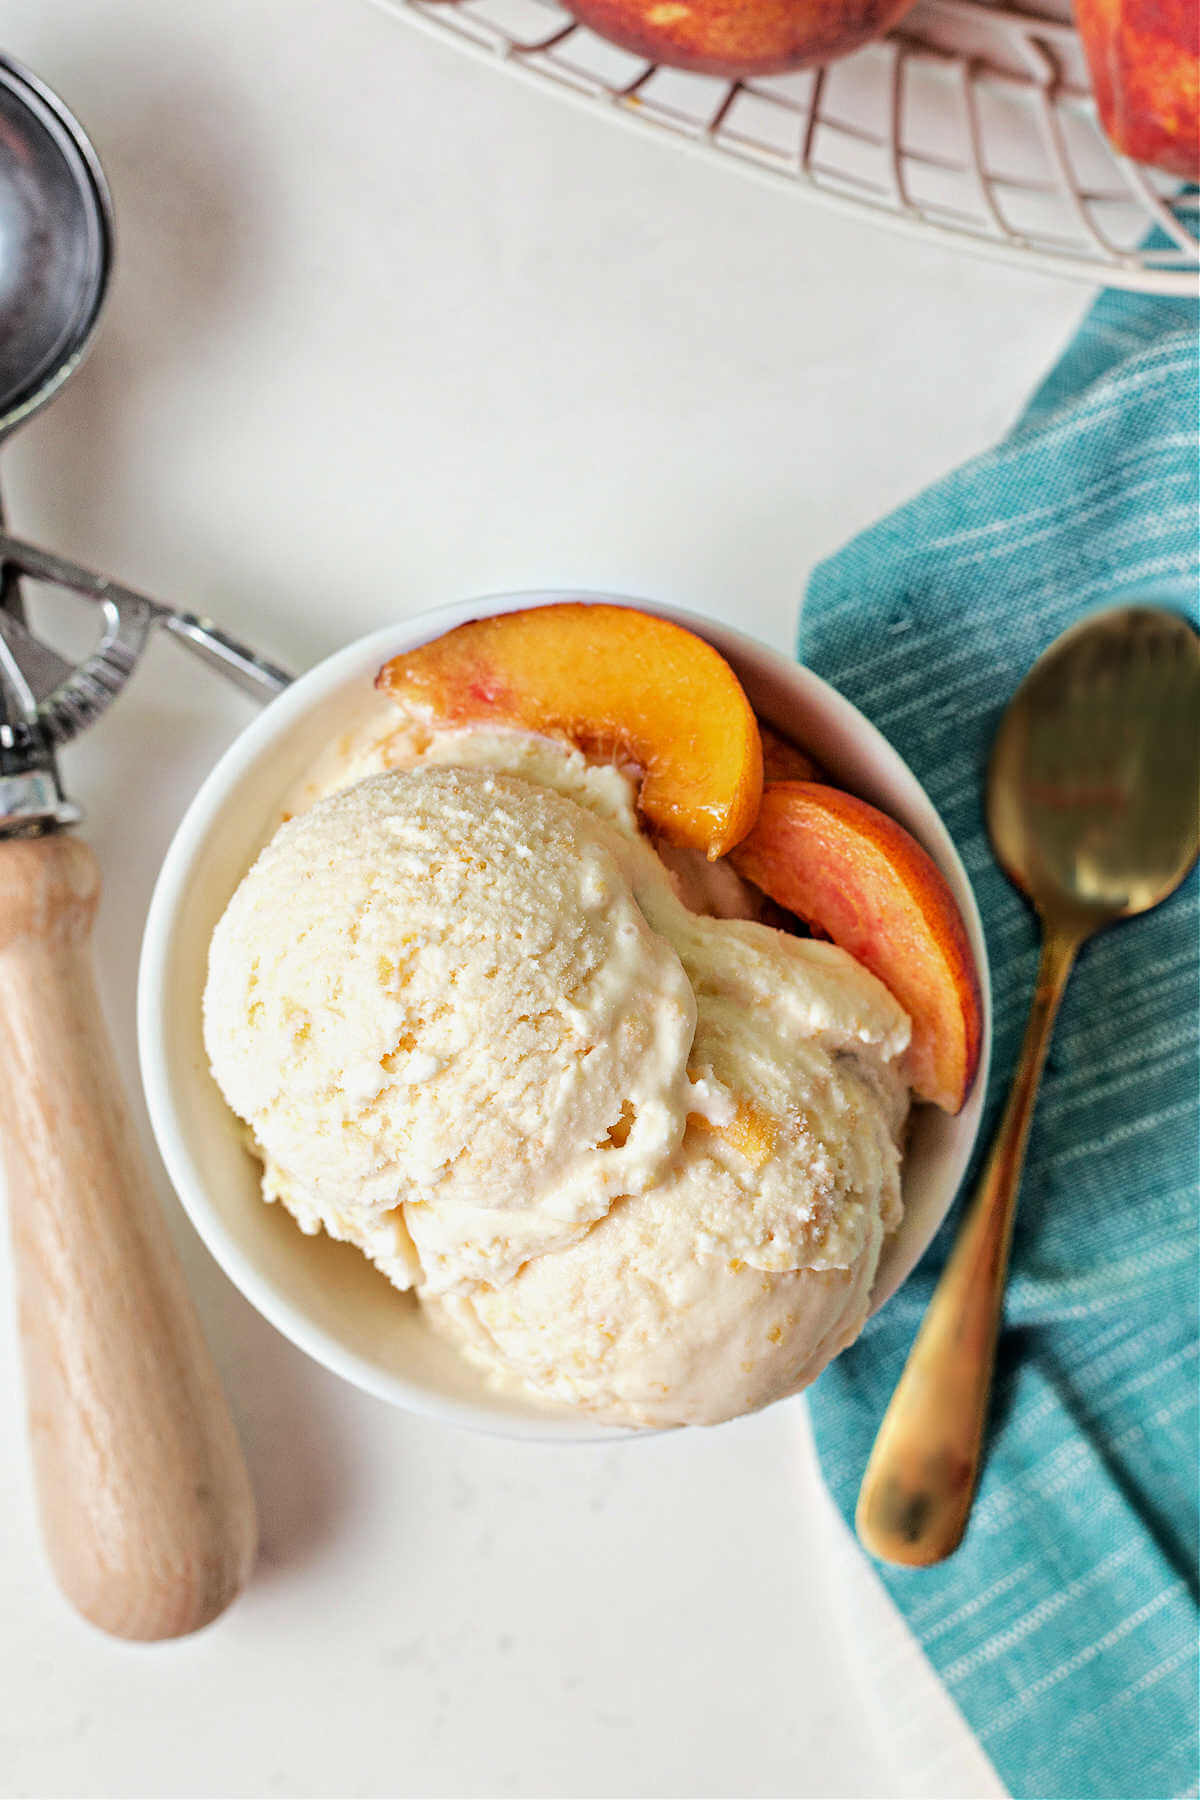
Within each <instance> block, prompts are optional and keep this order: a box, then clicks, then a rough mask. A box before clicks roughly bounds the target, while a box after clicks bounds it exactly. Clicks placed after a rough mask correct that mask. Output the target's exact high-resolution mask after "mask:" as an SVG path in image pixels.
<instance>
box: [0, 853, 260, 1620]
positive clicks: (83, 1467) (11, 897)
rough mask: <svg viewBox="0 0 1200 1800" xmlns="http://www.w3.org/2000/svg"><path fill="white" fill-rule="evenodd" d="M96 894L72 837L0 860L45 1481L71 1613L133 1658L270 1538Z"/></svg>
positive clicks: (16, 1187) (0, 1000)
mask: <svg viewBox="0 0 1200 1800" xmlns="http://www.w3.org/2000/svg"><path fill="white" fill-rule="evenodd" d="M99 892H100V876H99V870H98V868H97V866H96V860H95V858H94V856H93V855H92V853H91V851H90V850H89V849H88V848H87V846H86V845H85V844H82V843H80V842H79V841H78V840H76V839H75V838H72V837H67V836H63V835H56V836H50V837H43V838H29V839H17V840H13V839H10V840H8V841H6V842H0V1052H2V1054H3V1057H4V1063H3V1066H2V1067H0V1133H2V1135H3V1147H4V1164H5V1172H6V1175H7V1179H8V1191H9V1208H10V1214H11V1221H12V1235H13V1245H14V1252H15V1264H16V1285H17V1298H18V1309H19V1319H20V1335H21V1341H22V1349H23V1352H24V1362H25V1373H26V1384H27V1397H28V1403H29V1422H30V1431H31V1436H32V1442H33V1462H34V1473H35V1479H36V1484H37V1493H38V1499H39V1503H40V1508H41V1517H42V1528H43V1532H44V1535H45V1540H46V1546H47V1549H48V1551H49V1554H50V1560H51V1562H52V1563H53V1565H54V1570H55V1573H56V1575H57V1576H58V1580H59V1582H60V1584H61V1586H62V1588H63V1591H64V1592H65V1593H66V1595H67V1597H68V1599H69V1600H71V1601H72V1603H73V1604H74V1605H75V1606H76V1607H78V1609H79V1611H80V1612H81V1613H83V1614H84V1616H85V1617H86V1618H88V1619H90V1620H91V1621H92V1623H93V1624H95V1625H98V1626H100V1627H101V1628H102V1629H103V1630H105V1631H110V1632H113V1633H115V1634H116V1635H117V1636H119V1637H127V1638H168V1637H179V1636H182V1635H183V1634H184V1633H185V1632H189V1631H195V1630H197V1629H198V1627H200V1626H201V1625H206V1624H207V1623H208V1622H209V1620H211V1619H214V1618H216V1616H217V1614H218V1613H220V1612H221V1611H223V1609H224V1608H225V1607H226V1606H228V1604H229V1602H230V1601H231V1600H232V1599H233V1598H234V1596H235V1595H236V1594H237V1593H238V1591H239V1590H240V1589H241V1587H242V1586H243V1585H244V1583H245V1581H246V1579H247V1576H248V1575H249V1573H250V1568H251V1565H252V1563H253V1560H254V1551H255V1545H256V1538H257V1527H256V1522H255V1514H254V1497H253V1494H252V1492H251V1488H250V1481H249V1477H248V1475H247V1473H246V1466H245V1463H244V1461H243V1459H242V1453H241V1448H240V1446H239V1444H238V1441H237V1436H236V1434H235V1431H234V1427H233V1421H232V1419H231V1418H230V1415H229V1409H228V1407H227V1405H226V1402H225V1397H224V1394H223V1393H222V1391H221V1386H220V1382H219V1380H218V1377H217V1372H216V1369H215V1368H214V1366H213V1362H212V1359H211V1357H210V1355H209V1352H208V1348H207V1345H206V1344H205V1342H204V1338H203V1335H202V1333H201V1330H200V1325H199V1321H198V1320H197V1318H196V1314H195V1312H194V1310H193V1308H192V1303H191V1300H190V1298H189V1296H188V1293H187V1289H186V1287H185V1285H184V1281H183V1275H182V1272H181V1270H180V1267H179V1264H178V1261H177V1260H176V1257H175V1253H174V1250H173V1248H172V1246H171V1243H170V1240H169V1237H168V1234H167V1227H166V1223H165V1220H164V1219H163V1217H162V1214H161V1211H160V1209H159V1206H158V1203H157V1201H156V1200H155V1197H154V1193H153V1190H152V1188H151V1184H150V1178H149V1174H148V1172H147V1169H146V1167H145V1164H144V1161H143V1158H142V1154H141V1151H140V1149H139V1146H138V1144H137V1141H136V1138H135V1136H134V1132H133V1128H132V1125H131V1123H130V1120H129V1116H128V1113H127V1111H126V1107H125V1101H124V1098H123V1096H122V1093H121V1089H120V1086H119V1083H118V1079H117V1075H116V1070H115V1067H114V1063H113V1055H112V1048H111V1045H110V1043H109V1039H108V1033H107V1031H106V1029H105V1025H104V1019H103V1016H102V1014H101V1012H100V1005H99V1000H98V997H97V994H96V987H95V981H94V978H93V973H92V962H91V951H90V948H89V943H88V939H89V936H90V932H91V926H92V920H93V918H94V916H95V911H96V902H97V899H98V897H99Z"/></svg>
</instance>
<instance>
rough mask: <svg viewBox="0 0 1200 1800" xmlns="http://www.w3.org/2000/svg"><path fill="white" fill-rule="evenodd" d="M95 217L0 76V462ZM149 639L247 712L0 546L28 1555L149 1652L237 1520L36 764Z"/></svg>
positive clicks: (5, 896) (229, 653) (74, 879)
mask: <svg viewBox="0 0 1200 1800" xmlns="http://www.w3.org/2000/svg"><path fill="white" fill-rule="evenodd" d="M112 239H113V232H112V213H111V206H110V202H109V197H108V190H107V188H106V186H105V182H104V177H103V175H102V174H101V172H100V167H99V164H98V163H97V161H96V157H95V155H94V153H93V151H92V149H91V147H90V145H89V144H88V142H87V139H86V138H85V137H84V135H83V133H82V131H81V130H80V128H79V126H78V125H77V124H76V122H75V121H74V119H72V117H71V115H70V114H69V113H68V112H67V111H66V109H65V108H64V107H63V106H62V104H61V102H59V101H58V100H57V99H56V98H55V96H54V95H53V94H51V93H50V92H49V90H48V89H47V88H45V87H43V86H42V84H41V83H40V82H38V81H37V80H35V78H34V77H33V76H31V75H29V74H28V73H26V72H25V71H24V70H22V69H20V68H19V67H17V66H16V65H15V64H13V63H11V62H8V61H5V60H3V59H0V438H2V437H4V436H5V435H7V434H8V433H9V432H11V431H12V430H13V429H14V428H15V427H16V426H17V425H18V424H20V423H21V422H22V420H24V419H26V418H28V417H29V416H30V414H31V413H33V412H34V411H36V409H37V408H38V407H39V406H41V405H44V404H45V402H46V401H47V400H48V399H49V398H50V397H51V396H52V395H53V394H55V393H56V392H57V391H58V389H59V388H60V387H61V386H62V385H63V383H64V382H65V381H66V380H67V378H68V376H69V375H70V374H71V372H72V371H73V370H74V369H75V368H77V367H78V365H79V363H80V361H81V360H82V358H83V356H84V354H85V352H86V349H87V345H88V341H89V338H90V336H91V333H92V330H93V327H94V326H95V323H96V320H97V317H98V315H99V312H100V308H101V305H102V302H103V298H104V292H105V287H106V284H107V279H108V271H109V264H110V260H111V255H112ZM22 573H24V574H26V575H29V576H35V577H37V578H39V579H41V580H44V581H50V582H55V583H58V584H59V585H62V586H65V587H68V588H70V589H72V590H73V591H74V592H76V593H79V594H82V595H84V596H85V597H86V598H88V599H91V600H94V601H96V602H98V605H99V613H98V622H99V626H100V631H99V641H98V643H97V646H96V648H95V650H94V651H93V652H92V654H91V655H90V656H88V657H87V658H85V659H84V661H83V662H81V663H74V662H71V661H68V660H67V659H66V658H64V657H62V656H60V655H59V654H58V652H57V651H56V650H54V649H53V647H52V646H50V645H48V644H46V643H43V642H42V641H41V639H40V638H38V637H37V636H35V634H34V633H33V632H32V631H31V630H30V628H29V625H28V622H27V620H26V617H25V611H24V605H23V601H22V596H21V586H20V577H21V574H22ZM156 624H162V625H165V626H166V627H167V628H168V629H169V630H171V631H172V632H173V633H174V634H175V635H176V636H178V637H180V638H181V640H182V641H184V642H185V643H188V644H189V645H190V647H192V648H193V649H196V650H198V651H199V653H200V654H202V655H204V656H205V657H206V658H207V659H208V660H210V661H215V662H216V663H218V665H219V666H221V667H222V668H223V669H224V670H225V672H226V673H230V674H232V675H233V676H234V677H235V679H238V680H239V681H240V682H241V683H242V684H243V685H247V686H251V687H252V688H253V690H254V691H255V692H257V693H259V694H263V693H267V694H270V693H275V692H278V691H279V689H280V688H281V687H283V686H286V685H287V681H288V676H287V675H286V673H285V672H284V671H283V670H281V669H276V668H274V667H273V665H271V664H268V663H263V662H262V661H261V660H260V659H258V658H257V657H255V656H254V655H253V653H252V652H251V651H249V650H247V649H246V648H245V647H244V646H242V645H239V644H238V643H237V642H236V641H235V640H233V639H230V638H228V637H226V636H225V635H224V634H222V633H219V632H217V631H216V629H215V627H212V626H210V625H209V623H208V621H206V620H202V619H198V618H195V617H193V616H191V615H186V614H179V613H177V612H175V610H174V609H172V608H170V607H166V606H163V605H161V604H160V603H158V602H155V601H152V600H149V599H148V598H147V597H146V596H144V595H140V594H136V593H134V592H133V591H132V590H130V589H127V588H122V587H120V586H118V585H117V584H115V583H111V582H108V581H106V580H105V579H104V578H103V577H101V576H96V575H93V574H91V573H90V571H88V570H84V569H79V568H77V567H75V566H74V565H72V564H68V563H65V562H63V561H62V559H60V558H57V557H53V556H49V555H47V554H46V553H44V552H41V551H38V550H35V549H33V548H32V547H31V546H28V545H24V544H19V543H17V542H16V541H15V540H14V539H12V538H10V537H8V536H7V535H5V534H0V1033H2V1034H3V1041H4V1047H5V1052H6V1058H7V1068H6V1070H5V1080H4V1081H3V1082H0V1138H2V1141H3V1153H4V1167H5V1174H6V1178H7V1186H8V1194H9V1210H10V1218H11V1224H12V1235H13V1247H14V1268H15V1279H16V1289H17V1303H18V1312H19V1328H20V1338H21V1345H22V1353H23V1361H24V1366H25V1375H26V1386H27V1394H28V1403H29V1421H30V1434H31V1439H32V1449H33V1464H34V1473H35V1480H36V1487H37V1494H38V1501H39V1507H40V1512H41V1520H42V1528H43V1534H44V1537H45V1541H46V1546H47V1549H48V1552H49V1556H50V1560H51V1563H52V1564H53V1567H54V1570H55V1573H56V1575H57V1577H58V1580H59V1583H60V1585H61V1586H62V1588H63V1591H64V1592H65V1594H66V1595H67V1597H68V1599H70V1600H71V1601H72V1603H73V1604H74V1605H75V1606H76V1607H77V1608H78V1609H79V1611H80V1612H81V1613H83V1614H84V1615H85V1617H87V1618H88V1619H90V1620H91V1621H92V1622H93V1623H94V1624H96V1625H98V1626H100V1627H101V1628H102V1629H104V1630H106V1631H109V1632H113V1633H116V1634H117V1635H119V1636H123V1637H130V1638H143V1639H155V1638H167V1637H176V1636H179V1635H181V1634H183V1633H185V1632H189V1631H194V1630H196V1629H197V1628H198V1627H199V1626H201V1625H204V1624H207V1623H208V1622H209V1621H210V1620H211V1619H213V1618H215V1617H216V1616H217V1615H218V1614H219V1613H220V1612H221V1611H222V1610H223V1609H224V1608H225V1607H226V1606H227V1605H228V1604H229V1602H230V1601H231V1600H232V1599H233V1597H234V1596H235V1595H236V1594H237V1593H238V1592H239V1590H240V1589H241V1587H242V1586H243V1584H244V1583H245V1581H246V1579H247V1577H248V1575H249V1572H250V1568H251V1565H252V1563H253V1559H254V1552H255V1546H256V1538H257V1527H256V1522H255V1512H254V1499H253V1494H252V1491H251V1487H250V1481H249V1477H248V1475H247V1472H246V1467H245V1463H244V1461H243V1458H242V1453H241V1448H240V1446H239V1444H238V1441H237V1437H236V1434H235V1431H234V1427H233V1422H232V1419H231V1418H230V1414H229V1410H228V1406H227V1404H226V1401H225V1397H224V1394H223V1393H222V1391H221V1387H220V1383H219V1380H218V1377H217V1373H216V1369H215V1367H214V1365H213V1362H212V1359H211V1357H210V1355H209V1352H208V1348H207V1346H206V1344H205V1342H204V1339H203V1336H202V1334H201V1330H200V1326H199V1323H198V1321H197V1318H196V1315H195V1312H194V1310H193V1307H192V1303H191V1300H190V1298H189V1296H188V1293H187V1289H186V1286H185V1284H184V1280H183V1275H182V1272H181V1270H180V1268H179V1264H178V1262H177V1260H176V1257H175V1253H174V1251H173V1249H172V1247H171V1244H170V1240H169V1237H168V1233H167V1228H166V1223H165V1221H164V1219H163V1217H162V1214H161V1211H160V1208H159V1206H158V1203H157V1201H156V1199H155V1196H154V1191H153V1186H152V1183H151V1180H150V1177H149V1174H148V1171H147V1169H146V1166H145V1164H144V1162H143V1159H142V1153H141V1150H140V1147H139V1145H138V1143H137V1139H136V1136H135V1133H134V1131H133V1128H132V1125H131V1123H130V1120H129V1117H128V1113H127V1110H126V1106H125V1101H124V1097H123V1095H122V1093H121V1090H120V1085H119V1082H118V1079H117V1075H116V1071H115V1068H114V1065H113V1057H112V1050H111V1046H110V1043H109V1039H108V1034H107V1031H106V1028H105V1024H104V1020H103V1017H102V1015H101V1011H100V1006H99V1001H98V998H97V994H96V987H95V979H94V974H93V969H92V959H91V952H90V948H89V938H90V933H91V927H92V921H93V919H94V917H95V912H96V905H97V901H98V898H99V891H100V876H99V870H98V868H97V865H96V860H95V858H94V856H93V855H92V853H91V851H90V850H89V849H88V848H87V846H86V845H85V844H83V843H82V842H81V841H80V840H79V839H78V838H77V837H75V836H73V835H69V834H68V833H67V831H66V830H65V829H64V828H65V827H67V826H69V825H73V824H75V823H76V822H77V821H78V819H79V817H80V814H79V810H78V808H77V807H75V806H73V805H72V804H71V802H70V801H69V800H68V799H67V798H66V797H65V796H64V794H63V791H62V785H61V782H60V780H59V776H58V769H57V766H56V763H55V758H54V751H55V748H56V746H57V745H60V744H62V743H65V742H66V741H67V739H69V738H71V737H73V736H74V735H75V734H76V733H77V732H79V731H81V730H83V729H84V728H85V727H86V726H87V725H90V724H91V723H92V721H93V720H94V719H95V718H96V717H97V716H98V715H99V713H100V712H101V711H102V710H103V709H104V708H105V707H106V706H107V705H108V704H109V702H110V701H111V700H112V699H113V698H114V696H115V695H116V694H118V693H119V692H120V690H121V688H122V687H123V686H124V684H125V682H126V681H127V680H128V678H129V676H130V674H131V673H132V672H133V669H134V667H135V666H136V663H137V659H138V656H139V655H140V653H141V650H142V649H143V647H144V645H145V642H146V638H147V634H148V632H149V631H150V629H151V627H152V626H154V625H156Z"/></svg>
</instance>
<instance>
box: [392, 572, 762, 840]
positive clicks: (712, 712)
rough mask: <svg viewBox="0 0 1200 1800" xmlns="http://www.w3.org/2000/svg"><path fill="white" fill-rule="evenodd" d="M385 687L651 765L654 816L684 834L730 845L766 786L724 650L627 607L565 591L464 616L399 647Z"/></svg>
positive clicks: (645, 797) (648, 781)
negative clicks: (493, 612) (542, 602)
mask: <svg viewBox="0 0 1200 1800" xmlns="http://www.w3.org/2000/svg"><path fill="white" fill-rule="evenodd" d="M376 686H377V687H380V688H382V689H383V690H384V691H385V692H387V693H389V694H392V695H394V696H395V697H396V698H397V699H402V700H414V701H417V702H418V703H424V705H426V706H427V707H428V708H429V709H430V710H431V711H432V712H433V714H434V715H435V716H436V717H437V718H438V719H440V720H443V721H445V722H447V723H453V724H464V725H465V724H481V723H491V724H496V725H512V726H518V727H522V728H524V729H525V730H526V731H536V732H541V733H543V734H545V735H547V736H564V737H567V738H569V739H570V740H571V742H572V743H574V744H577V745H578V746H579V748H580V749H581V750H584V751H586V752H588V753H589V754H591V755H596V756H601V757H611V758H613V759H614V760H616V761H619V762H630V763H633V764H635V765H636V766H637V767H638V768H639V769H640V770H641V771H642V784H641V792H640V796H639V800H640V805H641V809H642V811H643V813H644V814H645V816H646V818H647V819H648V820H649V821H650V823H651V824H652V825H654V826H655V827H656V828H657V829H658V830H659V831H661V832H663V834H664V835H665V836H666V837H668V838H670V839H671V841H672V842H673V843H676V844H685V845H687V846H689V847H690V848H692V849H697V850H703V851H704V852H705V853H706V854H707V856H708V857H709V860H710V861H715V860H716V858H717V857H719V856H724V855H725V853H726V852H727V851H728V850H730V849H732V847H733V845H734V844H736V843H738V842H739V841H740V840H741V839H742V838H743V837H745V835H746V833H747V832H748V831H749V829H750V827H751V825H753V823H754V819H755V816H756V814H757V812H758V802H759V799H760V796H761V794H762V743H761V740H760V738H759V735H758V724H757V721H756V720H755V717H754V714H753V712H752V711H751V709H750V702H749V701H748V700H747V698H746V696H745V694H744V693H743V692H742V686H741V683H740V682H739V681H738V678H737V676H736V675H735V674H734V672H733V670H732V669H731V668H730V667H729V664H728V663H727V662H726V661H725V659H724V657H722V656H719V655H718V653H717V652H716V651H715V650H714V649H713V648H712V646H711V644H706V643H705V642H704V640H703V639H702V638H698V637H696V636H695V635H694V633H692V632H690V631H685V630H684V629H683V627H682V626H681V625H672V624H670V623H669V621H668V620H666V619H660V618H656V617H655V616H654V615H653V614H650V613H644V612H638V611H637V610H636V609H635V608H633V607H628V606H608V605H605V604H603V603H600V602H597V603H594V604H591V605H588V604H585V603H583V602H578V601H566V602H563V603H561V604H559V605H552V606H534V607H527V608H525V609H524V610H523V611H521V612H511V613H500V614H498V615H497V616H495V617H493V618H489V619H475V620H472V621H471V623H470V624H467V625H459V626H457V627H456V628H455V629H454V630H453V631H448V632H446V633H445V634H444V636H442V637H439V638H435V639H434V640H433V642H432V643H430V644H422V645H421V646H420V648H419V649H416V650H410V651H408V652H407V653H406V654H404V655H402V656H395V657H393V658H392V660H391V662H389V663H385V664H384V666H383V668H382V669H381V670H380V671H379V675H378V677H377V679H376Z"/></svg>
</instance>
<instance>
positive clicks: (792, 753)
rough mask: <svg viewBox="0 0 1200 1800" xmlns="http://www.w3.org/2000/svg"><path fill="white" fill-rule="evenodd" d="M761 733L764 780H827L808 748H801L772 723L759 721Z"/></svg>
mask: <svg viewBox="0 0 1200 1800" xmlns="http://www.w3.org/2000/svg"><path fill="white" fill-rule="evenodd" d="M758 730H759V735H760V736H761V738H762V747H763V780H764V781H826V780H828V777H827V775H826V774H825V771H824V770H823V769H822V767H821V765H820V763H818V762H814V761H813V759H812V757H811V756H810V755H809V754H808V752H807V750H801V749H800V747H799V745H798V744H793V742H792V740H791V738H786V737H784V735H783V733H782V732H780V731H776V730H775V729H774V728H773V727H772V726H770V725H764V724H763V722H762V720H761V719H760V720H759V721H758Z"/></svg>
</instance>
